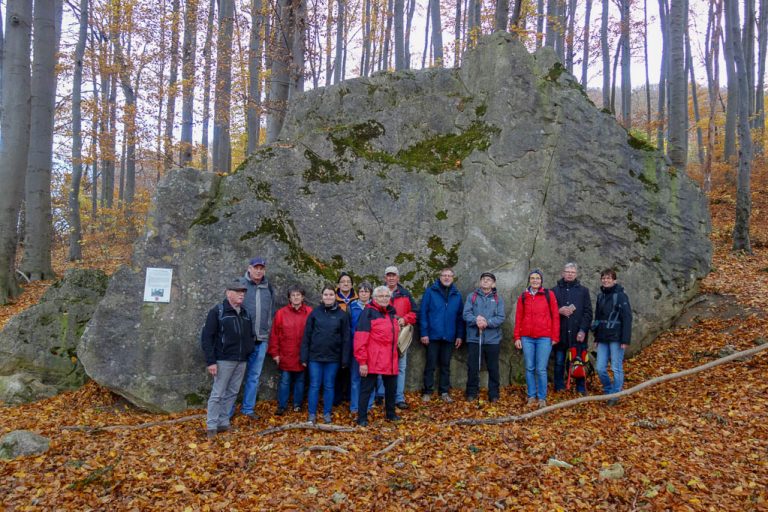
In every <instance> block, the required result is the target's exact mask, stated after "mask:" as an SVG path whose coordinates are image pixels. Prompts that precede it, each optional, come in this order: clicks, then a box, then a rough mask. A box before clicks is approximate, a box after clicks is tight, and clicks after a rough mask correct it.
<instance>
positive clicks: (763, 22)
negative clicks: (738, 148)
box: [754, 0, 768, 153]
mask: <svg viewBox="0 0 768 512" xmlns="http://www.w3.org/2000/svg"><path fill="white" fill-rule="evenodd" d="M767 47H768V0H760V17H759V18H758V24H757V87H756V88H755V116H754V119H755V124H756V125H757V129H758V130H759V132H760V136H759V137H758V138H757V144H755V151H756V152H757V153H763V152H764V151H765V147H764V145H765V72H766V70H765V61H766V50H767V49H768V48H767Z"/></svg>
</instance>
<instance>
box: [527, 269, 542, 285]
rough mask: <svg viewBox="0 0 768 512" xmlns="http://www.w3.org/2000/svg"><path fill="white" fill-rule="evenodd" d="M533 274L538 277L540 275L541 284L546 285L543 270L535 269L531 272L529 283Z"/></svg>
mask: <svg viewBox="0 0 768 512" xmlns="http://www.w3.org/2000/svg"><path fill="white" fill-rule="evenodd" d="M533 274H538V275H539V277H540V278H541V284H544V273H543V272H542V271H541V270H539V269H537V268H535V269H533V270H531V273H530V274H528V281H530V280H531V276H532V275H533Z"/></svg>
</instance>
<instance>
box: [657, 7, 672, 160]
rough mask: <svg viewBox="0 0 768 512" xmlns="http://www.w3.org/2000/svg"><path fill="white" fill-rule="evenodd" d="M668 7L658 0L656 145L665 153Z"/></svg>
mask: <svg viewBox="0 0 768 512" xmlns="http://www.w3.org/2000/svg"><path fill="white" fill-rule="evenodd" d="M668 18H669V9H668V7H667V0H659V27H660V28H661V42H662V44H661V69H660V70H659V102H658V104H657V109H656V147H657V148H659V151H661V152H662V153H666V150H665V147H664V141H665V140H666V137H665V135H664V134H665V131H664V124H665V117H664V116H665V115H666V114H665V112H666V108H667V75H668V73H667V70H668V69H669V19H668Z"/></svg>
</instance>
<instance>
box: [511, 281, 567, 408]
mask: <svg viewBox="0 0 768 512" xmlns="http://www.w3.org/2000/svg"><path fill="white" fill-rule="evenodd" d="M543 282H544V275H543V274H542V273H541V270H539V269H536V270H534V271H532V272H531V273H530V274H528V288H526V289H525V291H524V292H523V293H522V295H520V297H518V299H517V310H516V311H515V333H514V337H515V347H517V349H518V350H520V349H522V350H523V359H525V383H526V385H527V387H528V405H529V406H533V405H535V404H536V399H537V398H538V401H539V407H546V405H547V363H548V362H549V354H550V352H552V345H554V344H556V343H557V342H559V341H560V313H559V312H558V306H557V299H556V298H555V294H554V293H553V292H552V291H551V290H547V289H546V288H542V286H541V285H542V284H543Z"/></svg>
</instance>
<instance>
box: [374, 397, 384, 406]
mask: <svg viewBox="0 0 768 512" xmlns="http://www.w3.org/2000/svg"><path fill="white" fill-rule="evenodd" d="M373 402H374V403H375V404H376V405H378V406H379V407H381V406H382V405H384V397H383V396H377V397H376V399H375V400H374V401H373Z"/></svg>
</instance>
